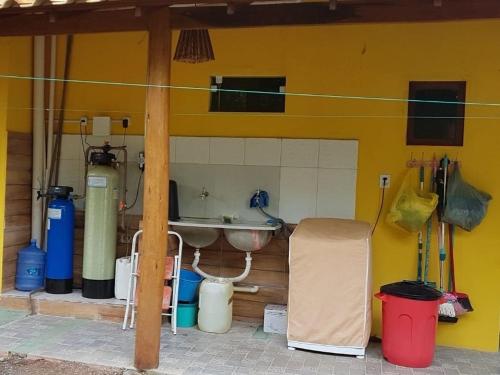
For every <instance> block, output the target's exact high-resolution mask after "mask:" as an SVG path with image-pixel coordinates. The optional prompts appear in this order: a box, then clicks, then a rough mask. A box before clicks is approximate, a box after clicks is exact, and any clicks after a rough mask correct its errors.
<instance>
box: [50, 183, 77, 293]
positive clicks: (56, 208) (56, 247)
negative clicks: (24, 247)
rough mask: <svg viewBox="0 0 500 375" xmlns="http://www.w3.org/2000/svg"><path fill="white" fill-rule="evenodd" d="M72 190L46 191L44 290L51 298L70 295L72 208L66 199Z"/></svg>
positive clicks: (54, 189) (68, 199) (73, 222)
mask: <svg viewBox="0 0 500 375" xmlns="http://www.w3.org/2000/svg"><path fill="white" fill-rule="evenodd" d="M71 191H73V189H72V188H70V187H66V186H54V187H51V188H50V189H49V195H51V196H53V197H54V199H52V201H50V203H49V206H48V212H47V220H48V222H47V273H46V280H45V290H46V291H47V293H52V294H65V293H71V292H72V291H73V240H74V227H75V206H74V205H73V201H72V199H71V197H70V192H71Z"/></svg>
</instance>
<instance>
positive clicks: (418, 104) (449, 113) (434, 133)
mask: <svg viewBox="0 0 500 375" xmlns="http://www.w3.org/2000/svg"><path fill="white" fill-rule="evenodd" d="M409 99H410V101H409V102H408V127H407V134H406V144H408V145H431V146H462V145H463V139H464V114H465V105H464V104H463V103H464V102H465V82H462V81H460V82H451V81H450V82H416V81H413V82H410V90H409ZM412 100H413V101H412ZM433 101H434V102H436V103H433ZM446 102H451V103H450V104H447V103H446Z"/></svg>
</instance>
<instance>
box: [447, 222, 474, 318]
mask: <svg viewBox="0 0 500 375" xmlns="http://www.w3.org/2000/svg"><path fill="white" fill-rule="evenodd" d="M448 228H449V232H450V284H451V287H450V289H451V294H453V295H454V296H455V298H456V303H454V304H453V306H454V307H455V313H456V315H462V314H465V313H467V312H471V311H474V309H473V308H472V303H471V302H470V299H469V296H468V295H467V294H465V293H460V292H457V290H456V284H455V259H454V256H453V250H454V249H453V248H454V243H455V226H454V225H453V224H449V226H448Z"/></svg>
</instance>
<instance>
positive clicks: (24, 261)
mask: <svg viewBox="0 0 500 375" xmlns="http://www.w3.org/2000/svg"><path fill="white" fill-rule="evenodd" d="M44 279H45V252H44V251H43V250H41V249H40V248H39V247H37V246H36V241H35V240H31V245H30V246H28V247H25V248H24V249H21V250H19V252H18V253H17V269H16V289H17V290H22V291H25V292H30V291H32V290H35V289H39V288H42V287H43V281H44Z"/></svg>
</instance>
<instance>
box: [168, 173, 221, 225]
mask: <svg viewBox="0 0 500 375" xmlns="http://www.w3.org/2000/svg"><path fill="white" fill-rule="evenodd" d="M170 166H171V168H170V179H171V180H175V181H176V182H177V190H178V194H179V214H180V215H181V216H191V217H207V204H208V202H209V201H210V200H211V199H212V194H214V187H215V178H214V174H213V171H211V169H210V168H208V167H209V166H208V165H202V164H186V163H183V164H179V163H174V164H171V165H170ZM203 187H205V189H206V191H208V193H209V195H208V197H207V198H205V199H201V197H200V195H201V192H202V190H203Z"/></svg>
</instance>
